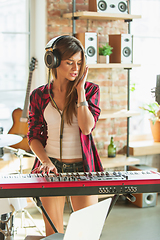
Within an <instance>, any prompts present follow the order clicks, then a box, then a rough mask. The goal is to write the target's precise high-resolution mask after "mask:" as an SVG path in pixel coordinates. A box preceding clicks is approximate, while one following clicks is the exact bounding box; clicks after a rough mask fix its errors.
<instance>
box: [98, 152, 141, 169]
mask: <svg viewBox="0 0 160 240" xmlns="http://www.w3.org/2000/svg"><path fill="white" fill-rule="evenodd" d="M101 161H102V164H103V167H104V168H114V167H122V166H127V165H134V164H139V163H140V160H139V159H137V158H133V157H126V155H120V154H117V155H116V157H115V158H108V157H101Z"/></svg>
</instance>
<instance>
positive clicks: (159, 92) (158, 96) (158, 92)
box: [151, 75, 160, 104]
mask: <svg viewBox="0 0 160 240" xmlns="http://www.w3.org/2000/svg"><path fill="white" fill-rule="evenodd" d="M151 92H152V93H154V94H155V100H156V102H157V103H158V104H160V75H157V81H156V87H155V88H152V89H151Z"/></svg>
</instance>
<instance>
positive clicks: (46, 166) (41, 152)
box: [30, 139, 58, 174]
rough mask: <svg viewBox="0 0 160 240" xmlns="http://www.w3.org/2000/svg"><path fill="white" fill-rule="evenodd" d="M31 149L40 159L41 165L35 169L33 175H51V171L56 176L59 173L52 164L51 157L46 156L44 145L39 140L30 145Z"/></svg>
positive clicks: (34, 140)
mask: <svg viewBox="0 0 160 240" xmlns="http://www.w3.org/2000/svg"><path fill="white" fill-rule="evenodd" d="M30 147H31V149H32V151H33V152H34V153H35V155H36V156H37V158H38V159H40V161H41V164H42V165H40V166H39V167H37V168H34V169H33V170H32V173H42V174H43V173H47V174H49V173H50V172H51V171H52V172H54V173H55V174H57V173H58V171H57V168H56V167H55V165H54V164H53V163H52V162H51V160H50V159H49V157H48V156H47V154H46V151H45V149H44V147H43V145H42V143H41V142H40V141H39V140H38V139H33V140H32V141H31V143H30Z"/></svg>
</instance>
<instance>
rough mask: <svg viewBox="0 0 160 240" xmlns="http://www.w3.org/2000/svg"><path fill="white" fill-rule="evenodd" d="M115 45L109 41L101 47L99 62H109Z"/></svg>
mask: <svg viewBox="0 0 160 240" xmlns="http://www.w3.org/2000/svg"><path fill="white" fill-rule="evenodd" d="M112 49H113V47H111V46H110V45H109V44H108V43H106V44H105V45H102V47H99V63H109V56H110V55H111V53H112Z"/></svg>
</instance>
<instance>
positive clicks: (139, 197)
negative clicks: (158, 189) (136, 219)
mask: <svg viewBox="0 0 160 240" xmlns="http://www.w3.org/2000/svg"><path fill="white" fill-rule="evenodd" d="M128 170H129V171H147V170H148V171H157V169H156V168H153V167H149V166H146V165H144V164H137V165H134V166H128ZM132 195H133V196H134V197H135V198H136V201H135V202H133V204H134V205H136V206H138V207H140V208H145V207H155V206H156V204H157V193H136V194H132Z"/></svg>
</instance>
